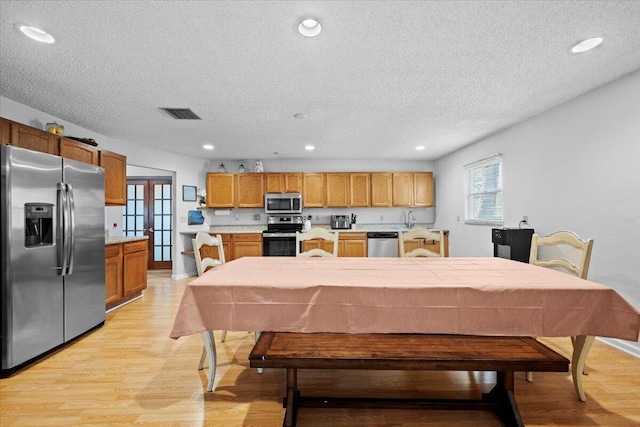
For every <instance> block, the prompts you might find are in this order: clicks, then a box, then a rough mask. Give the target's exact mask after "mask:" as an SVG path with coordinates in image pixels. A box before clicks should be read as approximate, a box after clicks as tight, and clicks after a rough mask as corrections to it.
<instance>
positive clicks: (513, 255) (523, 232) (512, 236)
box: [491, 228, 534, 263]
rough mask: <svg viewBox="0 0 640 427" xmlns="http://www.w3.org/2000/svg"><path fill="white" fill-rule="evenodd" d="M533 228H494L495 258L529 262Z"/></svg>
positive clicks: (492, 231) (492, 232) (492, 239)
mask: <svg viewBox="0 0 640 427" xmlns="http://www.w3.org/2000/svg"><path fill="white" fill-rule="evenodd" d="M533 233H534V230H533V228H492V229H491V241H492V242H493V256H494V257H500V258H506V259H512V260H515V261H521V262H527V263H528V262H529V252H530V251H531V236H533Z"/></svg>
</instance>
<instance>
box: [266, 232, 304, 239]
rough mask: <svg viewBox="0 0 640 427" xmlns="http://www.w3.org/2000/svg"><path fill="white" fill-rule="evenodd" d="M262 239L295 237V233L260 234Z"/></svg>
mask: <svg viewBox="0 0 640 427" xmlns="http://www.w3.org/2000/svg"><path fill="white" fill-rule="evenodd" d="M262 237H263V238H264V237H296V233H262Z"/></svg>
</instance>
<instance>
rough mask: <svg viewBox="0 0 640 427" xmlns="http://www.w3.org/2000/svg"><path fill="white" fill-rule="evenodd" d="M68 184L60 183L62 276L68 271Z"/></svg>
mask: <svg viewBox="0 0 640 427" xmlns="http://www.w3.org/2000/svg"><path fill="white" fill-rule="evenodd" d="M67 223H68V220H67V186H66V184H65V183H64V182H59V183H58V221H57V224H58V226H57V233H58V238H57V241H58V267H57V268H58V271H59V273H58V274H60V276H64V275H65V274H66V271H67V263H68V259H67V256H68V251H67V230H66V227H67Z"/></svg>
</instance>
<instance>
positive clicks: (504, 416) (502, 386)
mask: <svg viewBox="0 0 640 427" xmlns="http://www.w3.org/2000/svg"><path fill="white" fill-rule="evenodd" d="M482 400H484V401H487V402H492V403H493V404H495V405H496V406H497V408H496V414H497V415H498V416H499V417H500V420H501V421H502V423H503V424H504V425H505V426H506V427H524V422H523V421H522V416H521V415H520V410H519V409H518V405H517V404H516V398H515V395H514V393H513V371H507V372H505V371H498V372H496V386H495V387H494V388H493V389H491V391H490V392H489V393H483V395H482Z"/></svg>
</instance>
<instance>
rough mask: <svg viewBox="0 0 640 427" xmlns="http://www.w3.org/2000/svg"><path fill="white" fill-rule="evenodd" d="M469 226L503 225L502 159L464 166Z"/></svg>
mask: <svg viewBox="0 0 640 427" xmlns="http://www.w3.org/2000/svg"><path fill="white" fill-rule="evenodd" d="M464 174H465V193H466V215H465V222H466V223H467V224H492V225H501V224H502V157H501V156H500V155H495V156H492V157H489V158H486V159H482V160H479V161H477V162H473V163H469V164H468V165H465V166H464Z"/></svg>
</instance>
